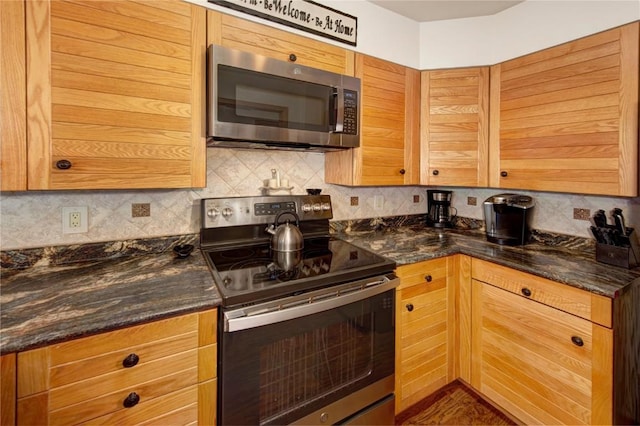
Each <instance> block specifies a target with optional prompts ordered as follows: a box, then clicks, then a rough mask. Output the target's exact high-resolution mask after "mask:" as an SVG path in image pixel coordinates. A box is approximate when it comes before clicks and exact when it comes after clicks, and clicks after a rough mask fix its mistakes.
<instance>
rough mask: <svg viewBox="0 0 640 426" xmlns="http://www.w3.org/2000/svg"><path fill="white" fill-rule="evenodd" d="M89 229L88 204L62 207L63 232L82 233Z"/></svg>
mask: <svg viewBox="0 0 640 426" xmlns="http://www.w3.org/2000/svg"><path fill="white" fill-rule="evenodd" d="M88 230H89V212H88V209H87V206H81V207H63V208H62V233H63V234H82V233H85V232H87V231H88Z"/></svg>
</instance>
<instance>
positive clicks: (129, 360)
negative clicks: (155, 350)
mask: <svg viewBox="0 0 640 426" xmlns="http://www.w3.org/2000/svg"><path fill="white" fill-rule="evenodd" d="M139 361H140V357H139V356H138V355H136V354H129V355H127V357H126V358H125V359H124V360H122V366H123V367H124V368H131V367H135V366H136V365H137V364H138V362H139Z"/></svg>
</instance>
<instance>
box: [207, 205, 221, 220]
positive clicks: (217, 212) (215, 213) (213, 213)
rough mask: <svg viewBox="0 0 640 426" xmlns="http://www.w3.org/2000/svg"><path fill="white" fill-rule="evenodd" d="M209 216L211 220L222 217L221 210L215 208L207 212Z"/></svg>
mask: <svg viewBox="0 0 640 426" xmlns="http://www.w3.org/2000/svg"><path fill="white" fill-rule="evenodd" d="M207 216H209V217H210V218H211V219H215V218H217V217H218V216H220V210H218V209H216V208H215V207H214V208H212V209H209V211H208V212H207Z"/></svg>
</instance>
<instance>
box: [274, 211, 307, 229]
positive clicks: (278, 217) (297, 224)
mask: <svg viewBox="0 0 640 426" xmlns="http://www.w3.org/2000/svg"><path fill="white" fill-rule="evenodd" d="M288 214H290V215H291V216H293V217H294V219H295V220H296V226H297V227H298V228H299V227H300V218H299V217H298V214H297V213H296V212H290V211H283V212H280V213H278V215H277V216H276V220H275V221H274V222H273V227H274V228H277V227H278V225H280V218H281V217H282V216H285V215H288Z"/></svg>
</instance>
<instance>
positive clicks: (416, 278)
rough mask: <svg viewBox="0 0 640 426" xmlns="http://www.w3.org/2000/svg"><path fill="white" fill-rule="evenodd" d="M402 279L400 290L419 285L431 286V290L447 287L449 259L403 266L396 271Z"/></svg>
mask: <svg viewBox="0 0 640 426" xmlns="http://www.w3.org/2000/svg"><path fill="white" fill-rule="evenodd" d="M396 273H397V274H398V276H399V277H400V286H398V289H399V290H402V289H405V288H407V287H412V286H415V285H418V284H429V287H430V288H433V287H434V286H437V285H438V283H440V285H446V280H447V258H446V257H441V258H438V259H431V260H426V261H424V262H418V263H412V264H410V265H402V266H400V267H398V268H397V269H396Z"/></svg>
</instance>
